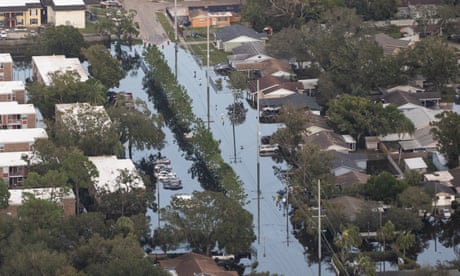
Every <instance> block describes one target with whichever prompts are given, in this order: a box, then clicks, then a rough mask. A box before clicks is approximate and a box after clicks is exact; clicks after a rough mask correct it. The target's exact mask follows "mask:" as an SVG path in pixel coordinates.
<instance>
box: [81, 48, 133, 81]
mask: <svg viewBox="0 0 460 276" xmlns="http://www.w3.org/2000/svg"><path fill="white" fill-rule="evenodd" d="M82 52H83V55H84V56H85V58H86V59H87V60H88V63H89V66H88V70H89V72H90V73H91V75H92V76H93V77H94V78H96V79H97V80H99V81H100V82H101V83H102V84H103V85H104V86H105V87H106V88H107V89H110V88H113V87H118V86H119V85H120V80H121V79H122V78H123V77H124V73H123V70H122V69H121V65H120V62H119V61H118V60H117V59H116V58H114V57H112V55H111V54H110V52H109V50H108V49H107V48H106V47H105V46H104V45H101V44H96V45H92V46H90V47H89V48H84V49H82Z"/></svg>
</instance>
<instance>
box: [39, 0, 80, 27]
mask: <svg viewBox="0 0 460 276" xmlns="http://www.w3.org/2000/svg"><path fill="white" fill-rule="evenodd" d="M85 11H86V7H85V3H84V2H83V0H52V1H51V5H49V6H48V7H47V13H48V23H52V24H54V25H55V26H59V25H66V26H73V27H75V28H78V29H84V28H85V27H86V24H85V22H86V20H85V19H86V18H85Z"/></svg>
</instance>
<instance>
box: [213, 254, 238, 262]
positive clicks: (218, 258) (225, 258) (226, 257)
mask: <svg viewBox="0 0 460 276" xmlns="http://www.w3.org/2000/svg"><path fill="white" fill-rule="evenodd" d="M212 259H213V260H214V261H216V262H225V261H231V262H233V261H234V260H235V255H233V254H230V255H212Z"/></svg>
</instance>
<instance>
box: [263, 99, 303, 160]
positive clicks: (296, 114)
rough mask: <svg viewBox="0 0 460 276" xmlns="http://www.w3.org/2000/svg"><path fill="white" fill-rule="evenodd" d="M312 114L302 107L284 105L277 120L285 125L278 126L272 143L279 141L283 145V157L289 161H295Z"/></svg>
mask: <svg viewBox="0 0 460 276" xmlns="http://www.w3.org/2000/svg"><path fill="white" fill-rule="evenodd" d="M309 118H310V114H309V113H308V112H306V111H305V110H302V109H296V108H294V107H293V106H290V105H283V107H282V108H281V110H280V113H279V114H278V115H277V116H276V119H275V120H276V121H279V122H282V123H284V126H285V127H282V128H278V129H277V130H276V131H275V133H274V134H273V135H272V137H271V141H272V143H278V144H280V145H281V147H282V158H283V159H285V160H286V161H287V162H288V163H291V164H292V163H293V157H294V156H295V154H296V151H297V149H298V147H299V145H300V144H301V142H302V135H303V131H304V130H305V125H306V123H307V122H308V120H309Z"/></svg>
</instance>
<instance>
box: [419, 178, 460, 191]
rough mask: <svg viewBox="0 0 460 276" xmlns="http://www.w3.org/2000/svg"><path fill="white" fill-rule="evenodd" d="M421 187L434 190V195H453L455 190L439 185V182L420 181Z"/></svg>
mask: <svg viewBox="0 0 460 276" xmlns="http://www.w3.org/2000/svg"><path fill="white" fill-rule="evenodd" d="M421 185H422V186H423V187H425V188H429V189H432V190H433V191H434V190H435V191H436V193H446V194H455V193H456V192H455V188H454V187H449V186H447V185H444V184H442V183H440V182H439V181H422V183H421Z"/></svg>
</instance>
